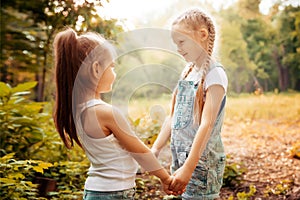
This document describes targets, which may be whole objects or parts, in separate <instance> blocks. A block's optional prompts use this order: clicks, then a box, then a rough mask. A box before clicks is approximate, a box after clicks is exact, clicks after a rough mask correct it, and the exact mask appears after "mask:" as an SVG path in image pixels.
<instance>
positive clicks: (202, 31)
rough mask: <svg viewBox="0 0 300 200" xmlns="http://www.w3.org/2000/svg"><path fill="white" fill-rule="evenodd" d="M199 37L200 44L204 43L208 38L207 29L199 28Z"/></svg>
mask: <svg viewBox="0 0 300 200" xmlns="http://www.w3.org/2000/svg"><path fill="white" fill-rule="evenodd" d="M199 36H200V40H201V41H202V42H204V41H205V40H207V38H208V31H207V29H206V28H201V29H200V30H199Z"/></svg>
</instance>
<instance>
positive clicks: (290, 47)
mask: <svg viewBox="0 0 300 200" xmlns="http://www.w3.org/2000/svg"><path fill="white" fill-rule="evenodd" d="M299 8H300V7H292V6H287V7H285V8H284V10H282V11H279V12H278V13H277V14H276V15H275V17H274V22H275V23H274V24H275V26H276V30H277V31H276V38H275V39H276V40H275V43H274V46H273V54H272V56H273V59H274V60H275V61H276V66H277V69H278V72H279V76H278V82H279V88H280V90H282V91H285V90H287V89H288V88H292V89H297V90H300V9H299Z"/></svg>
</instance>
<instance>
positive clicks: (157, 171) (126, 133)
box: [97, 106, 172, 194]
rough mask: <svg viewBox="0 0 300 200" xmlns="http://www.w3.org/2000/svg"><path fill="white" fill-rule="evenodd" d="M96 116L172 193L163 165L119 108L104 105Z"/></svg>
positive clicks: (167, 191) (169, 179)
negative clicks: (132, 128) (131, 126)
mask: <svg viewBox="0 0 300 200" xmlns="http://www.w3.org/2000/svg"><path fill="white" fill-rule="evenodd" d="M97 117H98V121H99V124H100V125H101V127H102V128H103V129H104V131H105V129H106V131H107V130H110V131H111V133H113V134H114V135H115V137H116V138H117V139H118V141H119V142H120V145H121V146H123V147H124V148H125V149H126V150H127V151H128V152H129V153H131V155H132V157H133V158H134V159H135V160H136V161H137V162H138V163H139V164H140V165H141V166H142V167H143V168H144V169H146V170H147V171H149V173H150V174H153V175H155V176H157V177H159V178H160V179H161V181H162V183H163V187H164V190H165V191H166V193H168V194H172V192H171V191H169V189H168V188H169V185H170V183H171V180H172V178H171V177H170V175H169V173H168V172H167V171H166V169H165V168H164V167H162V166H161V165H160V163H159V161H158V160H157V159H156V157H155V156H154V155H153V153H152V152H151V150H150V149H149V148H148V147H147V146H146V145H145V144H144V143H143V142H142V141H141V140H140V139H139V138H138V137H137V136H136V135H135V134H134V133H133V131H132V130H131V128H130V126H129V123H128V121H127V120H126V118H125V117H124V116H123V115H122V114H121V112H120V111H119V110H117V109H116V108H113V107H112V106H105V108H103V107H102V108H101V110H99V112H97Z"/></svg>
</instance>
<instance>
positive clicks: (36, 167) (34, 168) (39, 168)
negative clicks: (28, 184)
mask: <svg viewBox="0 0 300 200" xmlns="http://www.w3.org/2000/svg"><path fill="white" fill-rule="evenodd" d="M32 169H33V170H34V171H36V172H40V173H44V168H42V167H40V166H34V167H32Z"/></svg>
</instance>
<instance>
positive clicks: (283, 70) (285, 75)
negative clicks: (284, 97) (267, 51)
mask: <svg viewBox="0 0 300 200" xmlns="http://www.w3.org/2000/svg"><path fill="white" fill-rule="evenodd" d="M273 57H274V60H275V63H276V65H277V69H278V84H279V89H280V91H286V90H287V88H288V84H289V71H288V68H287V67H286V66H284V65H283V64H282V62H281V61H282V58H281V57H280V56H279V55H278V52H277V50H274V51H273Z"/></svg>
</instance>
